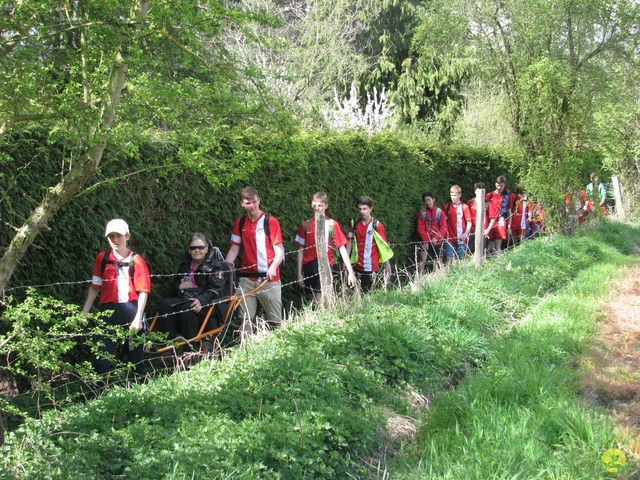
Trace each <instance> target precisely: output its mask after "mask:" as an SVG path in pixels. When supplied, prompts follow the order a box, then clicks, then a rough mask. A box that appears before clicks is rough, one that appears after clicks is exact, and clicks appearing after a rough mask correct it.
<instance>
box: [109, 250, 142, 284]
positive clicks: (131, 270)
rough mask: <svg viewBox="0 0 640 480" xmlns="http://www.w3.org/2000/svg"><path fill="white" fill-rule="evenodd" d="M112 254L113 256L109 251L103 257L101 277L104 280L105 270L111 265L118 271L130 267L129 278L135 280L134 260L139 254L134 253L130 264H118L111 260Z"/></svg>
mask: <svg viewBox="0 0 640 480" xmlns="http://www.w3.org/2000/svg"><path fill="white" fill-rule="evenodd" d="M110 254H111V250H107V251H106V252H104V255H103V257H102V270H101V273H100V276H101V277H102V278H104V270H105V269H106V268H107V265H108V264H110V263H111V264H113V265H114V266H115V267H116V269H118V268H119V267H129V278H133V274H134V272H135V262H134V260H135V258H136V256H137V255H138V254H137V253H136V252H132V253H131V257H130V259H129V261H128V262H118V261H116V260H109V255H110Z"/></svg>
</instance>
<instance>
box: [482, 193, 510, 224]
mask: <svg viewBox="0 0 640 480" xmlns="http://www.w3.org/2000/svg"><path fill="white" fill-rule="evenodd" d="M504 195H507V190H506V189H505V190H503V191H502V193H498V191H497V190H495V191H493V192H489V193H487V194H486V197H485V199H486V202H487V206H488V212H487V216H488V217H489V220H491V219H493V218H498V217H499V216H500V208H501V206H502V197H504ZM508 195H509V202H508V203H509V204H508V211H507V215H506V217H504V218H505V219H506V218H508V217H509V212H510V211H511V209H512V208H513V204H514V202H515V198H516V196H515V194H513V193H509V194H508Z"/></svg>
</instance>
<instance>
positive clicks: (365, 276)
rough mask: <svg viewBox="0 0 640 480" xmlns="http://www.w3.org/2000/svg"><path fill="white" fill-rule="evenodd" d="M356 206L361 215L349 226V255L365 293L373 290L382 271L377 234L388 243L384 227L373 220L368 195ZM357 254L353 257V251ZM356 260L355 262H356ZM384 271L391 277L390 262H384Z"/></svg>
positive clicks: (359, 199)
mask: <svg viewBox="0 0 640 480" xmlns="http://www.w3.org/2000/svg"><path fill="white" fill-rule="evenodd" d="M356 206H357V207H358V212H359V213H360V218H359V219H358V220H356V221H352V224H351V225H350V226H349V232H348V234H347V237H348V238H349V243H348V244H347V254H349V257H350V258H351V263H355V265H354V266H353V270H354V271H355V273H356V277H358V280H360V286H361V287H362V290H363V291H364V292H367V291H369V290H371V288H372V287H373V281H374V278H375V275H376V273H377V272H378V270H379V269H380V250H379V249H378V245H377V241H376V238H375V237H374V235H375V234H377V235H379V236H380V237H379V238H381V239H382V240H384V241H385V242H386V241H387V234H386V232H385V229H384V225H382V223H381V222H379V221H378V220H377V219H375V218H373V216H372V215H371V211H372V210H373V199H372V198H371V197H369V196H367V195H364V196H362V197H359V198H358V200H356ZM354 249H355V251H356V252H357V255H356V254H355V253H354V254H353V255H352V250H354ZM354 260H355V262H354ZM384 270H385V274H386V275H387V277H389V276H390V275H391V265H390V264H389V260H387V261H386V262H384Z"/></svg>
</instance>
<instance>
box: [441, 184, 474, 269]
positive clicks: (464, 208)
mask: <svg viewBox="0 0 640 480" xmlns="http://www.w3.org/2000/svg"><path fill="white" fill-rule="evenodd" d="M450 195H451V203H447V204H446V205H445V206H444V210H443V211H444V214H445V215H446V217H447V242H446V243H445V245H444V256H445V261H446V262H447V263H450V262H451V261H452V260H453V258H454V257H455V258H458V259H462V258H464V256H465V254H466V253H467V242H468V241H469V234H470V232H471V223H472V219H471V210H470V209H469V206H468V205H467V204H465V203H463V202H462V189H461V188H460V187H459V186H458V185H454V186H452V187H451V191H450Z"/></svg>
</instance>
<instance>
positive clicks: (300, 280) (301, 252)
mask: <svg viewBox="0 0 640 480" xmlns="http://www.w3.org/2000/svg"><path fill="white" fill-rule="evenodd" d="M303 257H304V250H303V249H302V247H299V248H298V285H300V286H301V287H304V277H303V276H302V258H303Z"/></svg>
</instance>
